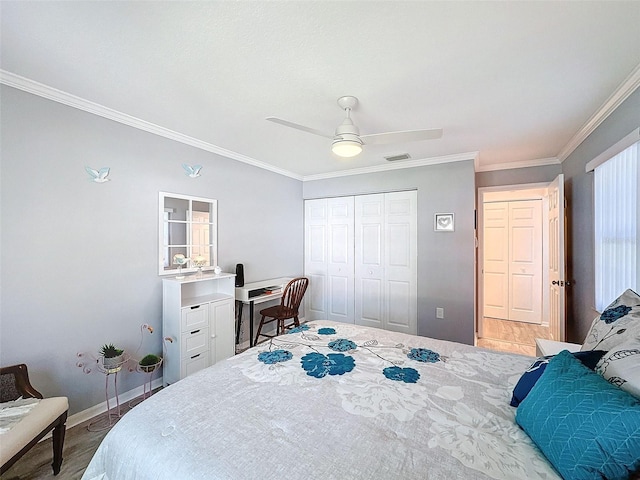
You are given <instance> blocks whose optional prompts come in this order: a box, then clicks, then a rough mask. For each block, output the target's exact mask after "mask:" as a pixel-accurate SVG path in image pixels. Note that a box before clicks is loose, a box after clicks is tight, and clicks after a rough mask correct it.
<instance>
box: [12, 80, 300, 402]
mask: <svg viewBox="0 0 640 480" xmlns="http://www.w3.org/2000/svg"><path fill="white" fill-rule="evenodd" d="M0 95H1V115H2V117H1V122H2V123H1V125H0V128H1V134H2V138H1V142H2V143H1V145H2V165H1V167H2V169H1V172H2V173H1V179H0V181H1V184H0V185H1V193H0V195H1V197H0V198H1V207H2V210H1V224H0V227H1V237H0V238H1V244H0V246H1V252H0V255H1V265H2V272H1V274H0V280H1V284H0V285H1V290H0V292H1V312H0V314H1V316H0V364H2V365H9V364H13V363H26V364H28V366H29V370H30V373H31V377H32V380H33V384H34V385H35V386H36V388H38V389H39V390H40V391H41V392H42V393H43V394H45V395H47V396H51V395H66V396H68V397H69V398H70V402H71V413H75V412H78V411H81V410H84V409H86V408H88V407H91V406H93V405H96V404H99V403H101V402H103V401H104V400H105V398H104V377H102V376H101V375H100V374H97V373H92V374H90V375H86V374H83V373H82V371H81V369H80V368H78V367H76V362H77V357H76V354H77V353H78V352H89V353H93V354H94V355H96V354H97V350H98V348H99V347H100V346H101V345H102V344H103V343H105V342H114V343H117V344H119V345H122V346H124V347H125V348H127V349H129V350H130V351H132V350H135V349H136V347H137V346H138V343H139V341H140V325H141V324H142V323H148V324H150V325H152V326H153V327H155V329H156V332H157V333H154V334H153V335H151V336H149V337H146V338H145V343H144V350H146V351H154V352H159V351H160V348H161V347H160V339H161V330H162V329H161V315H162V312H161V305H162V303H161V293H162V288H161V279H160V277H159V276H158V274H157V268H158V267H157V256H158V244H157V241H158V240H157V239H158V223H157V222H158V192H159V191H167V192H173V193H182V194H189V195H196V196H202V197H209V198H215V199H217V200H218V222H219V234H218V241H219V248H218V254H219V258H220V261H219V263H220V265H221V267H223V269H224V270H225V271H232V272H233V271H235V264H236V263H243V264H244V266H245V279H246V281H247V282H250V281H257V280H262V279H265V278H273V277H280V276H288V275H296V274H299V273H302V270H303V235H302V225H303V213H304V212H303V201H302V182H300V181H298V180H294V179H291V178H288V177H284V176H281V175H278V174H274V173H271V172H268V171H266V170H263V169H259V168H256V167H253V166H250V165H246V164H243V163H240V162H237V161H234V160H229V159H226V158H223V157H220V156H217V155H214V154H212V153H208V152H204V151H202V150H198V149H195V148H192V147H190V146H187V145H183V144H181V143H178V142H175V141H171V140H168V139H165V138H162V137H158V136H155V135H152V134H149V133H146V132H143V131H140V130H137V129H134V128H131V127H127V126H125V125H121V124H119V123H116V122H113V121H110V120H106V119H104V118H101V117H98V116H95V115H91V114H88V113H85V112H83V111H80V110H77V109H73V108H70V107H67V106H64V105H61V104H59V103H55V102H52V101H49V100H45V99H43V98H40V97H37V96H34V95H31V94H28V93H25V92H22V91H19V90H15V89H13V88H10V87H6V86H2V87H1V90H0ZM182 163H189V164H201V165H203V166H204V168H203V171H202V177H200V178H196V179H192V178H189V177H188V176H186V175H185V174H184V172H183V170H182V167H181V164H182ZM85 165H88V166H91V167H93V168H98V167H105V166H108V167H111V174H110V178H111V179H112V180H111V181H110V182H107V183H104V184H96V183H93V182H91V181H89V176H88V174H87V173H86V172H85V170H84V167H85ZM265 205H268V206H269V208H264V206H265ZM263 306H264V305H263ZM245 318H248V315H245ZM143 381H144V378H143V377H142V375H141V374H138V373H135V372H134V373H129V372H125V373H124V374H123V375H122V376H121V378H120V379H119V387H120V391H121V392H124V391H127V390H129V389H132V388H134V387H136V386H138V385H141V384H142V383H143Z"/></svg>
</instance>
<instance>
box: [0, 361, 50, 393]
mask: <svg viewBox="0 0 640 480" xmlns="http://www.w3.org/2000/svg"><path fill="white" fill-rule="evenodd" d="M0 375H13V376H14V378H15V382H16V389H17V390H18V392H20V394H21V395H22V396H23V397H33V398H43V396H42V394H41V393H40V392H39V391H38V390H36V389H35V388H33V385H31V383H29V372H28V371H27V366H26V365H25V364H24V363H21V364H19V365H11V366H9V367H2V368H0Z"/></svg>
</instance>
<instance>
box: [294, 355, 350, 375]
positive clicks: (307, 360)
mask: <svg viewBox="0 0 640 480" xmlns="http://www.w3.org/2000/svg"><path fill="white" fill-rule="evenodd" d="M300 363H302V368H303V369H304V371H305V372H307V375H309V376H311V377H316V378H323V377H325V376H327V375H342V374H344V373H347V372H350V371H351V370H353V368H354V367H355V366H356V361H355V360H354V359H353V357H349V356H347V355H343V354H342V353H329V354H328V355H323V354H321V353H317V352H313V353H307V354H306V355H305V356H304V357H302V359H301V361H300Z"/></svg>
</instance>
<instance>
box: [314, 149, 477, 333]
mask: <svg viewBox="0 0 640 480" xmlns="http://www.w3.org/2000/svg"><path fill="white" fill-rule="evenodd" d="M474 181H475V180H474V169H473V162H472V161H466V162H456V163H449V164H443V165H433V166H426V167H417V168H410V169H404V170H393V171H388V172H379V173H370V174H364V175H354V176H347V177H338V178H332V179H325V180H316V181H308V182H304V185H303V195H304V198H305V199H309V198H321V197H331V196H342V195H357V194H366V193H376V192H390V191H394V190H408V189H417V191H418V335H424V336H429V337H434V338H441V339H445V340H452V341H457V342H462V343H468V344H471V345H473V342H474V331H475V326H474V258H475V251H474V234H475V231H474V209H475V185H474ZM435 213H454V214H455V232H447V233H443V232H438V233H436V232H434V230H433V215H434V214H435ZM436 307H444V311H445V318H444V320H440V319H436V318H435V310H436Z"/></svg>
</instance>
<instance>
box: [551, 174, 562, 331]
mask: <svg viewBox="0 0 640 480" xmlns="http://www.w3.org/2000/svg"><path fill="white" fill-rule="evenodd" d="M564 229H565V224H564V175H563V174H560V175H558V177H556V179H555V180H554V181H553V182H551V184H550V185H549V282H550V283H549V330H550V331H551V335H552V336H553V339H554V340H556V341H559V342H564V341H566V325H565V324H566V311H565V298H566V293H565V269H566V266H565V262H566V260H565V231H564Z"/></svg>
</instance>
